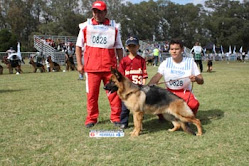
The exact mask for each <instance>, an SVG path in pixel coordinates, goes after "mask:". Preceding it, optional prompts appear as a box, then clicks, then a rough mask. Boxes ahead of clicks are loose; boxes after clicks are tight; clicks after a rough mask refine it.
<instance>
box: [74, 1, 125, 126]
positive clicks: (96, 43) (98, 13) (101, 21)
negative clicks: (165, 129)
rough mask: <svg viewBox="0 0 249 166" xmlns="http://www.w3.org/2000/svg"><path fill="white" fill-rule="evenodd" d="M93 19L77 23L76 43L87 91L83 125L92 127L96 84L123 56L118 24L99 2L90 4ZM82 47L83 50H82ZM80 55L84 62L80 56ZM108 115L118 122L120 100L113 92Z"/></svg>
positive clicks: (107, 79) (79, 67)
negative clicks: (108, 17) (110, 17)
mask: <svg viewBox="0 0 249 166" xmlns="http://www.w3.org/2000/svg"><path fill="white" fill-rule="evenodd" d="M92 14H93V18H91V19H88V20H87V21H86V22H84V23H82V24H80V25H79V27H80V31H79V35H78V38H77V43H76V57H77V64H78V66H77V68H78V71H79V72H83V71H85V76H86V92H87V117H86V121H85V126H86V127H87V128H90V127H93V126H94V125H95V124H96V123H97V121H98V120H97V119H98V115H99V109H98V97H99V88H100V83H101V81H103V83H104V84H106V83H107V82H108V81H109V78H110V76H111V71H110V69H111V67H113V68H117V57H116V54H117V56H118V60H119V61H120V60H121V59H122V57H123V49H122V48H123V45H122V42H121V37H120V33H119V30H118V27H117V26H116V25H115V21H114V20H109V19H107V18H106V14H107V8H106V4H105V3H104V2H103V1H96V2H94V3H93V5H92ZM82 48H84V53H82ZM83 54H84V65H83V63H82V61H81V58H82V56H83ZM108 99H109V102H110V106H111V115H110V120H111V122H112V123H114V125H115V126H117V125H119V122H120V113H121V101H120V99H119V97H118V95H117V94H116V93H113V94H110V95H109V96H108Z"/></svg>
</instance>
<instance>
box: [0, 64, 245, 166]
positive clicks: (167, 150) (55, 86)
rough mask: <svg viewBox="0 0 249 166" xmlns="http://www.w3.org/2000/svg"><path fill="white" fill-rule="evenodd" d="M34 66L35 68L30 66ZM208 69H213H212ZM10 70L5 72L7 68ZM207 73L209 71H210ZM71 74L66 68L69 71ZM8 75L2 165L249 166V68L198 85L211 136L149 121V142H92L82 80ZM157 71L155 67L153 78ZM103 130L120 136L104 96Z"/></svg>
mask: <svg viewBox="0 0 249 166" xmlns="http://www.w3.org/2000/svg"><path fill="white" fill-rule="evenodd" d="M26 64H28V63H26ZM204 64H206V62H204ZM3 66H4V67H5V65H3ZM204 66H205V65H204ZM64 68H65V67H63V69H64ZM23 71H24V74H20V75H15V74H12V75H10V74H7V70H6V67H5V71H4V74H3V75H0V165H1V166H5V165H6V166H9V165H18V166H19V165H25V166H26V165H44V166H47V165H59V166H61V165H79V166H88V165H89V166H90V165H96V166H104V165H115V166H122V165H124V166H127V165H129V166H148V165H151V166H154V165H155V166H166V165H167V166H169V165H180V166H183V165H184V166H188V165H189V166H192V165H208V166H209V165H219V166H227V165H231V166H246V165H248V163H249V139H248V136H249V129H248V128H249V120H248V119H249V110H248V109H249V102H248V101H249V100H248V98H249V63H248V62H247V63H238V62H230V63H229V64H227V63H226V62H214V72H212V73H206V72H203V77H204V80H205V83H204V85H202V86H200V85H197V84H194V93H195V95H196V96H197V98H198V99H199V101H200V103H201V105H200V108H199V112H198V115H197V117H198V118H199V119H200V120H201V122H202V124H203V129H204V135H203V136H201V137H195V136H191V135H188V134H186V133H184V132H183V131H177V132H174V133H170V132H168V131H167V129H169V128H171V127H172V125H171V124H170V123H167V122H166V123H159V122H158V120H157V117H156V116H152V115H146V116H145V118H144V130H143V132H142V135H141V136H139V137H136V138H131V137H130V136H129V132H130V131H131V130H132V128H133V123H132V118H131V123H130V126H131V128H129V129H127V130H125V137H121V138H90V137H89V129H86V128H85V127H84V120H85V116H86V94H85V81H78V80H77V78H78V73H77V72H65V73H64V72H54V73H31V71H32V68H31V66H29V65H24V66H23ZM156 71H157V68H154V67H150V66H149V67H148V72H149V77H150V78H151V76H152V75H153V74H154V73H156ZM99 108H100V117H99V123H98V124H97V125H96V126H94V127H93V129H95V130H116V128H115V127H114V126H113V124H111V123H110V121H109V116H110V108H109V104H108V101H107V97H106V96H105V92H104V91H103V90H102V88H101V93H100V99H99Z"/></svg>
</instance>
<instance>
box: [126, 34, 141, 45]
mask: <svg viewBox="0 0 249 166" xmlns="http://www.w3.org/2000/svg"><path fill="white" fill-rule="evenodd" d="M125 44H126V45H127V46H128V45H131V44H134V45H139V40H138V38H137V37H136V36H130V37H129V38H128V39H127V40H126V42H125Z"/></svg>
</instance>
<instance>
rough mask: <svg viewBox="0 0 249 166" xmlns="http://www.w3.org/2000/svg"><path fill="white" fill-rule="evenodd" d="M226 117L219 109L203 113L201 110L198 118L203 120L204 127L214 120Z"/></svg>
mask: <svg viewBox="0 0 249 166" xmlns="http://www.w3.org/2000/svg"><path fill="white" fill-rule="evenodd" d="M223 117H224V112H223V111H221V110H219V109H213V110H207V111H202V110H199V111H198V114H197V118H198V119H200V120H201V123H202V125H207V124H209V123H211V121H212V120H219V119H221V118H223Z"/></svg>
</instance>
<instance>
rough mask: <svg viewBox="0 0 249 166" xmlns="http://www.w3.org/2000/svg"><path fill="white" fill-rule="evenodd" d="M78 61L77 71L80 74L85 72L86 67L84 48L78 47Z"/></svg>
mask: <svg viewBox="0 0 249 166" xmlns="http://www.w3.org/2000/svg"><path fill="white" fill-rule="evenodd" d="M76 59H77V69H78V71H79V72H83V71H84V66H83V64H82V48H81V47H79V46H76Z"/></svg>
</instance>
